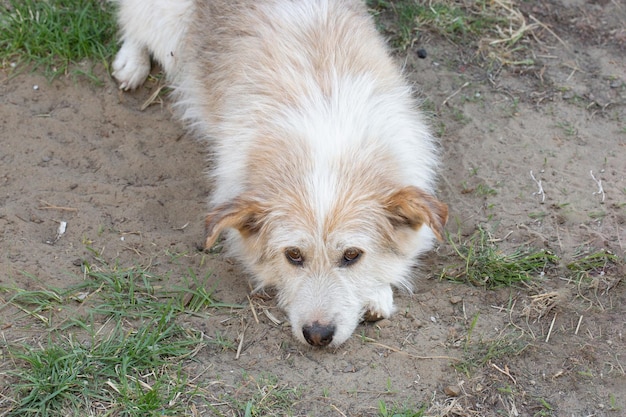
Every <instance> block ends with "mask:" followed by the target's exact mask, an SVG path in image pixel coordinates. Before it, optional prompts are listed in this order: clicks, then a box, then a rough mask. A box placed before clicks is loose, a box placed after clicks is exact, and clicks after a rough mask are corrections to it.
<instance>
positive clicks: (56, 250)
mask: <svg viewBox="0 0 626 417" xmlns="http://www.w3.org/2000/svg"><path fill="white" fill-rule="evenodd" d="M528 3H533V2H528ZM543 3H544V4H542V5H541V6H532V5H528V4H527V5H525V6H524V7H526V9H524V11H525V12H526V13H528V14H530V15H533V16H534V17H535V18H537V19H538V20H539V21H541V22H542V23H543V24H544V25H546V26H547V27H548V28H550V31H552V33H550V31H548V30H546V29H545V28H543V29H538V30H537V33H538V34H539V36H538V39H537V40H532V43H531V46H530V47H531V49H532V51H533V54H534V57H533V58H534V61H535V63H534V65H532V66H523V65H515V66H505V67H503V68H499V67H498V66H497V65H496V66H495V67H492V68H487V67H480V66H477V65H474V64H472V62H473V60H474V58H475V56H473V54H474V52H475V51H471V50H464V49H463V48H462V47H460V46H458V45H454V44H452V43H450V42H448V41H446V40H445V39H440V38H437V37H434V36H431V37H428V36H426V37H422V38H421V39H420V40H419V45H415V46H414V47H413V48H412V49H410V50H409V51H407V52H405V53H402V54H400V55H399V56H398V59H399V60H400V61H403V62H406V67H407V73H408V76H409V77H410V79H411V80H412V81H414V82H415V87H416V90H417V91H418V93H419V95H420V96H421V97H422V98H423V99H425V101H426V106H425V108H426V110H427V111H429V112H432V113H433V116H432V125H433V128H434V130H435V131H436V132H437V134H438V136H439V137H440V138H441V145H442V149H443V161H444V162H443V166H442V169H441V181H440V191H439V196H440V198H441V199H442V200H443V201H446V202H447V203H448V204H449V206H450V209H451V216H450V222H449V224H448V226H447V231H448V232H449V233H450V235H451V239H452V240H453V241H455V242H459V241H461V242H462V241H464V239H467V238H468V237H469V236H471V235H472V234H473V233H474V232H475V230H477V228H478V227H479V226H480V227H482V228H483V229H484V230H486V231H487V232H488V233H489V236H490V238H491V239H492V240H493V242H496V244H497V245H498V247H499V248H500V249H501V250H502V251H503V252H507V251H512V250H515V249H516V248H519V247H522V246H531V247H535V248H545V249H548V250H550V251H551V252H553V253H555V254H557V255H558V256H559V257H561V258H563V259H564V260H565V261H567V260H571V259H574V258H575V257H576V256H578V255H577V254H579V253H580V252H581V251H585V250H586V251H597V250H599V249H606V250H609V251H611V252H612V253H614V254H615V255H617V256H618V257H621V258H622V259H623V258H624V256H625V250H626V5H624V4H623V3H622V2H620V1H610V0H605V1H600V2H592V1H589V2H585V1H582V0H578V1H575V0H553V1H550V2H543ZM529 23H530V21H529ZM418 48H425V49H426V50H427V51H428V57H427V58H426V59H418V58H417V54H416V52H415V51H416V50H417V49H418ZM101 76H102V79H104V80H105V84H104V85H103V86H96V85H94V84H93V83H90V82H88V81H85V80H72V79H70V78H68V79H57V80H55V81H54V82H52V83H48V82H47V81H46V80H45V79H44V78H43V77H41V76H39V75H36V74H21V75H18V76H16V77H12V78H9V74H8V73H7V72H4V73H3V72H0V79H1V80H0V137H1V142H0V143H1V145H0V285H1V286H4V287H7V286H8V287H18V288H24V289H36V288H42V287H59V288H63V287H67V286H69V285H72V284H75V283H77V282H79V281H80V280H82V279H83V277H82V272H81V262H83V261H85V260H87V261H89V262H92V261H93V253H92V252H91V251H90V250H89V249H88V248H94V249H96V250H97V251H99V252H101V253H102V257H103V258H105V259H106V260H107V261H108V262H110V263H111V264H114V263H118V264H120V265H124V266H132V265H142V266H150V270H151V271H152V272H153V273H154V274H155V275H159V274H162V275H164V276H169V277H170V278H169V279H170V281H171V282H173V283H180V282H181V277H183V276H185V275H186V274H187V275H188V274H189V271H193V272H194V273H195V274H196V275H197V276H199V277H204V276H206V275H208V274H210V278H209V279H208V282H209V285H211V286H215V288H216V290H215V297H216V298H217V299H219V300H220V301H223V302H227V303H235V304H243V305H244V306H245V308H243V309H240V310H233V311H231V310H229V309H216V310H215V311H214V312H211V317H210V319H208V320H206V319H200V318H189V323H188V325H189V326H192V327H195V328H197V329H201V330H202V331H204V333H206V335H207V337H208V338H215V337H217V335H219V336H220V337H222V338H224V339H226V340H230V341H232V342H233V343H234V345H235V346H236V345H237V344H238V343H239V340H240V338H241V335H242V334H243V338H244V342H243V344H242V350H241V353H240V356H239V358H238V359H236V358H235V356H236V355H235V352H233V351H232V350H222V349H221V348H220V347H219V346H218V345H216V344H211V345H208V346H207V347H206V348H204V349H203V350H202V351H201V352H200V353H199V354H198V355H197V356H196V360H199V363H200V365H198V363H197V362H196V363H190V364H189V369H188V372H189V374H190V377H191V378H192V379H194V378H195V380H194V384H196V385H197V386H199V387H202V389H205V390H207V392H209V393H210V395H211V396H213V397H214V398H216V399H217V398H219V396H220V395H221V394H224V393H229V394H230V395H233V396H237V395H241V396H245V392H246V389H252V386H254V384H255V382H256V381H258V380H259V379H260V378H262V376H263V375H267V374H271V375H274V376H276V377H277V378H278V381H280V383H281V384H285V386H289V387H299V388H300V389H301V393H302V394H301V396H300V399H299V401H298V403H297V404H294V405H293V407H292V409H293V410H296V411H297V412H298V413H299V414H300V415H320V416H324V415H336V416H340V415H346V416H374V415H378V412H379V410H378V404H379V401H380V400H382V401H384V402H385V403H387V404H391V403H395V404H406V405H416V404H420V403H426V404H430V405H432V408H431V411H430V414H432V415H451V416H452V415H463V416H465V415H476V416H496V415H498V416H501V415H505V416H518V415H519V416H534V415H552V416H564V417H565V416H567V417H569V416H592V415H593V416H619V415H624V414H623V413H625V412H626V411H624V410H626V283H625V282H624V280H623V277H624V270H620V268H619V267H613V268H609V267H607V268H606V270H602V271H596V272H597V273H598V275H597V276H594V275H593V273H592V274H591V276H590V277H589V278H590V280H591V282H592V284H589V285H587V284H585V285H577V283H575V282H571V280H569V281H568V279H567V278H566V276H567V274H566V272H567V271H565V269H564V268H562V267H561V268H560V269H556V270H555V271H550V272H549V273H547V274H546V275H545V276H543V277H536V281H537V283H536V284H534V285H532V286H529V287H517V288H508V289H503V290H486V289H483V288H481V287H475V286H471V285H469V284H458V283H452V282H449V281H446V280H440V279H439V277H440V275H441V271H442V270H443V269H444V268H455V267H458V266H460V265H461V264H462V260H460V259H459V258H458V257H457V256H456V255H455V254H454V248H453V247H452V245H451V244H450V243H449V242H446V243H442V244H441V245H440V246H439V247H438V248H437V250H435V251H434V252H433V253H432V254H431V255H429V256H427V257H426V258H425V259H424V262H423V264H422V266H421V267H420V270H419V271H416V282H417V284H416V291H415V293H414V294H413V295H408V294H398V295H397V297H396V300H397V304H398V313H397V314H396V315H395V316H394V317H393V318H392V319H391V320H384V321H382V322H380V323H378V324H374V325H371V324H369V325H365V324H364V325H361V326H360V327H359V328H358V329H357V332H356V334H355V335H354V336H353V337H352V338H351V339H350V340H349V341H348V342H347V343H346V344H345V345H343V346H341V347H340V348H339V349H337V350H336V351H329V350H319V349H309V348H307V347H305V346H302V345H300V344H298V343H297V342H296V341H295V340H294V339H293V338H292V336H291V333H290V330H289V329H288V328H287V327H285V325H284V324H275V323H274V322H272V321H271V320H270V319H269V318H268V316H267V315H266V314H264V311H268V312H269V313H271V315H273V316H275V317H276V318H277V319H279V320H280V321H282V322H283V323H284V321H285V317H284V315H283V313H282V312H281V311H280V310H279V309H277V308H276V306H275V303H274V300H273V299H272V298H271V297H269V296H254V297H252V298H251V300H248V298H247V297H248V295H249V291H250V288H249V286H248V284H247V281H246V276H245V275H244V274H243V273H242V271H241V270H240V268H239V267H238V265H236V264H233V263H232V262H230V261H229V260H228V259H225V258H224V257H223V256H221V255H219V254H206V253H203V252H201V251H199V249H198V246H199V245H200V244H201V242H202V240H203V215H204V214H205V208H206V206H205V200H206V196H207V194H208V193H209V190H210V184H209V183H208V182H207V180H206V178H205V176H204V174H203V170H204V169H205V167H206V161H205V150H204V149H203V145H202V144H200V143H199V142H197V141H195V140H194V139H193V138H192V137H190V135H188V134H186V133H185V131H184V130H183V129H182V127H181V125H180V124H179V123H178V122H177V121H176V120H175V118H174V117H173V115H172V113H171V111H170V104H171V103H170V102H169V101H168V99H167V97H166V96H165V98H164V99H163V100H161V101H160V102H159V101H157V102H156V103H154V104H152V105H151V106H149V107H148V108H147V109H145V110H143V111H142V110H140V107H141V106H142V104H143V103H144V102H145V101H146V100H147V99H148V98H149V97H150V96H151V94H152V93H153V92H154V90H155V89H156V88H157V82H156V81H154V80H153V81H150V82H148V83H147V84H146V86H145V87H144V88H141V89H139V90H138V91H136V92H134V93H130V94H129V93H120V92H118V90H117V88H116V85H115V83H114V82H113V80H111V79H110V77H108V75H106V73H105V72H104V71H102V73H101ZM35 86H37V87H35ZM531 172H532V176H534V179H533V178H532V176H531ZM540 185H541V188H542V189H543V192H544V194H543V195H542V194H541V193H539V189H540ZM61 221H65V222H67V231H66V232H65V234H64V235H63V236H61V237H60V238H59V239H58V240H57V239H56V237H57V236H56V235H57V230H58V227H59V222H61ZM594 279H595V280H594ZM620 280H622V282H620ZM593 283H595V286H594V285H593ZM552 292H554V293H552ZM548 293H551V294H553V298H552V300H553V305H551V306H550V307H549V308H546V309H544V310H541V311H539V310H534V309H533V308H534V307H536V305H535V304H533V303H536V302H537V300H539V299H540V298H538V297H536V296H537V295H542V294H548ZM533 297H534V298H533ZM0 301H1V300H0ZM251 306H254V309H252V308H251ZM477 314H478V316H477ZM475 317H478V319H477V322H476V325H475V327H474V328H473V330H471V340H470V341H469V345H470V347H475V348H476V349H478V347H479V346H480V345H481V344H485V345H489V343H492V342H493V343H495V341H498V340H506V341H508V342H511V343H517V342H519V343H524V344H528V346H527V347H526V348H525V349H524V350H523V351H522V352H521V353H519V354H517V355H504V356H500V357H496V358H494V359H491V360H489V361H486V362H485V363H484V364H481V366H479V367H478V368H476V369H474V370H473V371H472V372H470V373H469V374H468V373H464V372H461V371H459V370H458V369H457V368H455V367H453V366H452V364H453V363H455V361H456V360H463V359H465V358H466V357H467V354H468V353H467V352H468V340H467V338H468V333H469V332H470V327H471V326H472V320H473V319H474V318H475ZM24 323H26V320H25V319H24V318H23V317H22V316H20V314H17V312H16V311H12V310H11V309H8V308H6V309H3V310H2V311H0V337H1V339H2V340H6V341H7V342H12V341H16V340H18V339H22V338H32V339H36V338H38V337H45V336H42V334H40V331H39V330H37V329H36V328H31V327H25V324H24ZM548 334H549V338H548ZM363 336H366V337H363ZM0 353H1V350H0ZM1 361H4V359H3V358H2V357H1V355H0V362H1ZM9 382H10V381H9V379H8V377H3V376H0V396H2V394H4V395H8V392H9V387H8V386H7V385H8V384H9ZM546 404H548V405H549V406H546ZM446 405H447V406H449V408H448V411H446V410H445V406H446ZM218 407H219V406H218ZM197 409H198V411H199V413H201V414H202V415H211V412H210V411H208V408H206V407H205V405H203V404H198V405H197ZM454 410H456V411H454ZM1 411H2V410H0V414H1ZM223 412H225V413H226V414H227V415H231V412H229V411H227V409H224V410H223ZM446 412H448V414H446ZM455 412H456V414H454V413H455Z"/></svg>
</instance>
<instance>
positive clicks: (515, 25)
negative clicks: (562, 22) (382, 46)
mask: <svg viewBox="0 0 626 417" xmlns="http://www.w3.org/2000/svg"><path fill="white" fill-rule="evenodd" d="M367 4H368V6H369V7H370V9H371V10H372V12H373V13H374V15H375V16H377V18H378V20H379V22H380V23H382V26H383V27H382V29H383V30H384V31H385V32H387V33H388V34H389V35H390V37H391V43H392V45H393V46H394V47H396V48H399V49H402V50H405V49H407V48H410V47H412V46H413V45H414V44H415V42H416V41H417V39H418V38H419V30H428V31H431V32H435V33H437V34H439V35H442V36H444V37H446V38H448V39H450V40H451V41H452V42H455V43H458V44H461V45H468V44H476V45H477V46H478V49H479V51H484V54H485V55H486V56H488V57H490V59H491V60H497V61H499V62H500V63H502V64H508V65H520V64H532V59H527V58H516V57H514V55H517V54H518V53H519V52H520V51H521V50H522V49H523V48H520V47H519V42H520V40H521V39H523V38H525V37H526V36H527V35H528V34H529V33H531V32H532V31H533V30H534V29H535V28H537V27H539V26H540V24H539V22H534V23H531V24H528V23H527V22H526V19H525V17H524V15H523V14H522V13H521V12H520V11H519V10H518V9H517V7H516V5H515V2H514V1H512V0H495V1H486V0H479V1H472V2H461V1H455V0H433V1H428V2H425V1H420V0H395V1H394V0H368V1H367Z"/></svg>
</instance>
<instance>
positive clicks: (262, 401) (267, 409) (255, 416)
mask: <svg viewBox="0 0 626 417" xmlns="http://www.w3.org/2000/svg"><path fill="white" fill-rule="evenodd" d="M300 396H301V391H300V389H299V388H294V387H290V386H289V385H288V384H284V383H280V381H279V380H278V378H277V377H276V376H274V375H272V374H263V375H261V376H259V377H254V376H252V375H249V374H247V373H246V374H244V375H243V380H242V382H241V386H240V387H239V388H238V389H237V393H236V394H235V395H234V396H228V397H227V398H224V399H223V400H225V404H228V406H229V407H231V408H234V409H236V410H239V413H238V415H242V416H244V417H260V416H289V415H293V411H292V407H293V405H294V403H296V402H297V401H298V400H299V399H300ZM242 397H243V398H242ZM216 411H217V410H216Z"/></svg>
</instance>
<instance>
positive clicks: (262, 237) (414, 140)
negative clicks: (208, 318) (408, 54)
mask: <svg viewBox="0 0 626 417" xmlns="http://www.w3.org/2000/svg"><path fill="white" fill-rule="evenodd" d="M117 2H118V3H119V23H120V27H121V37H122V41H123V45H122V47H121V49H120V51H119V53H118V54H117V56H116V58H115V61H114V63H113V69H114V72H113V75H114V77H115V78H116V79H117V80H118V81H119V83H120V88H122V89H125V90H127V89H133V88H136V87H138V86H139V85H141V83H143V81H144V80H145V78H146V77H147V74H148V72H149V71H150V57H149V54H152V56H153V57H154V58H155V59H156V60H157V61H158V62H159V63H160V64H161V65H162V66H163V68H164V69H165V72H166V73H167V75H168V79H169V80H170V82H171V83H172V85H173V86H174V87H175V96H176V98H177V106H178V107H179V109H180V111H181V115H182V118H183V120H185V121H186V122H187V124H188V125H189V126H191V127H192V128H193V129H194V130H195V131H196V133H197V135H198V136H199V137H200V138H202V139H206V140H207V141H208V142H209V143H210V145H211V146H210V149H211V152H212V169H211V175H212V177H213V179H214V183H215V186H214V187H215V189H214V192H213V193H212V196H211V198H210V213H209V215H208V216H207V219H206V226H207V236H208V237H207V242H206V243H207V245H208V246H211V245H212V244H213V243H214V242H215V240H216V239H217V237H218V235H219V234H220V233H221V232H225V233H224V234H225V235H226V241H227V242H226V243H227V246H228V247H229V248H230V249H231V252H230V253H231V254H233V256H235V257H236V258H238V259H239V260H240V261H241V263H242V264H243V265H244V266H245V267H246V268H247V270H248V271H249V272H250V274H251V276H252V279H253V282H254V283H255V286H256V288H257V289H259V288H262V287H268V286H269V287H275V288H276V289H277V294H278V295H277V297H278V303H279V305H280V306H281V307H283V308H284V309H285V311H286V313H287V314H288V317H289V320H290V322H291V326H292V329H293V333H294V335H295V337H296V338H297V339H298V340H300V341H301V342H303V343H307V342H308V343H310V344H312V345H318V346H324V345H329V346H338V345H340V344H341V343H343V342H344V341H346V340H347V339H348V338H349V337H350V335H351V334H352V333H353V331H354V329H355V328H356V326H357V325H358V323H359V321H360V320H361V319H362V317H363V315H364V314H368V315H369V316H370V317H375V318H382V317H389V316H390V315H391V314H392V313H393V311H394V307H393V293H392V286H396V287H404V288H406V289H410V288H411V281H410V277H411V272H412V266H413V265H414V264H415V260H416V257H417V256H418V255H419V254H420V253H422V252H424V251H425V250H427V249H429V248H430V247H431V246H432V242H433V240H434V238H435V237H438V238H441V236H442V233H443V226H444V224H445V222H446V219H447V207H446V205H445V204H443V203H441V202H439V201H438V200H436V199H435V197H433V192H434V177H435V175H434V174H435V168H436V165H437V159H438V158H437V152H436V147H435V145H434V141H433V138H432V137H431V134H430V133H429V131H428V129H427V127H426V125H425V123H424V121H423V118H422V116H421V115H420V113H419V112H418V111H417V110H416V108H415V105H414V103H413V101H412V98H411V91H410V88H409V87H408V86H407V84H406V83H405V81H404V80H403V78H402V76H401V73H400V71H399V70H398V68H397V67H396V65H395V64H394V62H393V60H392V59H391V58H390V56H389V54H388V52H387V49H386V47H385V45H384V43H383V41H382V40H381V38H380V36H379V35H378V34H377V32H376V30H375V27H374V24H373V22H372V21H371V18H370V17H369V16H368V14H367V12H366V10H365V7H364V6H363V5H362V4H361V2H360V1H357V0H291V1H289V0H259V1H254V0H235V1H228V0H213V1H201V0H117ZM290 257H291V258H290Z"/></svg>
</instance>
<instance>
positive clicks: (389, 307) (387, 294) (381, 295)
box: [363, 285, 395, 321]
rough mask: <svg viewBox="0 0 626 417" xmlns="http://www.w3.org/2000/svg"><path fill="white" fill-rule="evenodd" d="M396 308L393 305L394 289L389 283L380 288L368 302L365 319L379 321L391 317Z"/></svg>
mask: <svg viewBox="0 0 626 417" xmlns="http://www.w3.org/2000/svg"><path fill="white" fill-rule="evenodd" d="M394 311H395V308H394V306H393V290H392V289H391V286H389V285H387V286H385V287H382V288H381V289H380V290H378V291H377V292H376V294H375V296H374V298H372V299H370V301H369V302H368V304H367V310H366V311H365V315H364V316H363V320H365V321H378V320H382V319H386V318H389V317H391V315H392V314H393V312H394Z"/></svg>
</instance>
